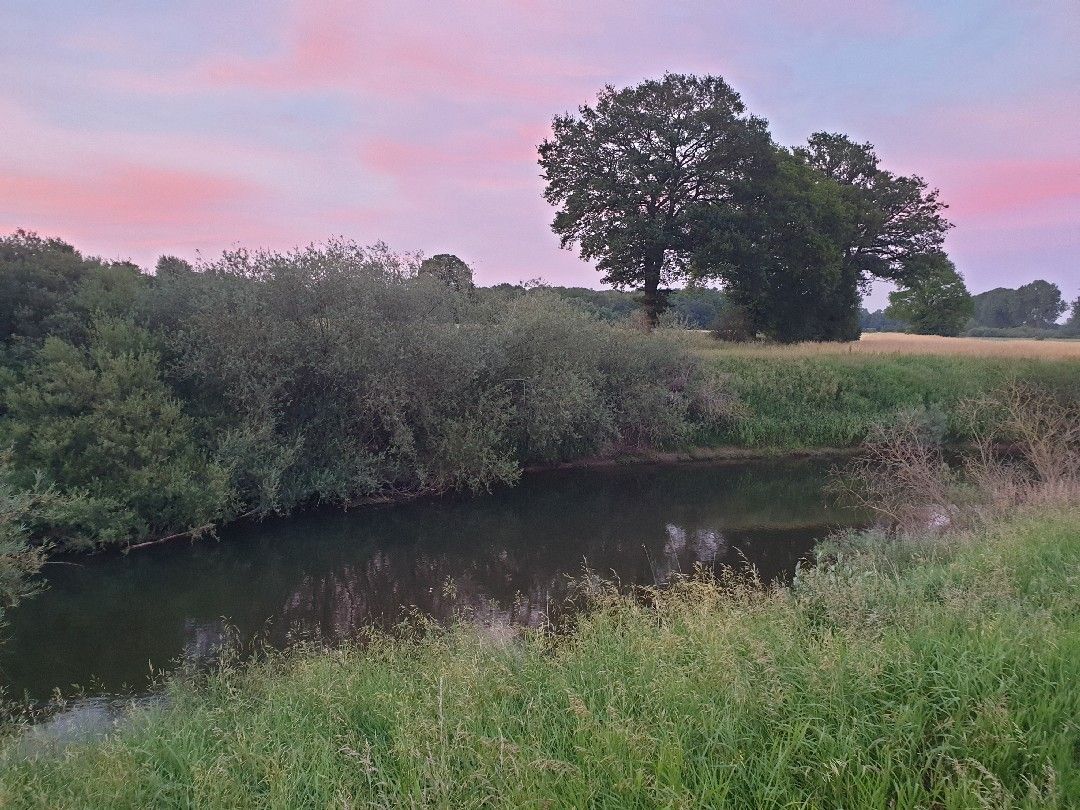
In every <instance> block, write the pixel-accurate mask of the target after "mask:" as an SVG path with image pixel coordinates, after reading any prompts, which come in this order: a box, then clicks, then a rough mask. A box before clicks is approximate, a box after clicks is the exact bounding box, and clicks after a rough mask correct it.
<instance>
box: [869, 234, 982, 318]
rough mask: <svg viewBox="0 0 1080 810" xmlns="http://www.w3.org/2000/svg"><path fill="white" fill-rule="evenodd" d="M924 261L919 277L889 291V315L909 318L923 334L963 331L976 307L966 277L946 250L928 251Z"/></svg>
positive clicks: (887, 315)
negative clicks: (942, 251) (957, 270)
mask: <svg viewBox="0 0 1080 810" xmlns="http://www.w3.org/2000/svg"><path fill="white" fill-rule="evenodd" d="M920 262H921V263H922V267H920V268H919V269H918V270H917V271H916V273H915V280H914V281H912V282H911V283H910V284H909V285H908V286H907V287H905V288H902V289H899V290H897V291H895V292H893V293H890V294H889V307H888V309H886V310H885V315H886V317H888V318H893V319H895V320H898V321H906V322H908V323H909V324H911V331H913V332H915V333H916V334H920V335H943V336H955V335H958V334H960V330H961V329H963V328H964V324H966V323H967V321H968V319H969V318H970V317H971V314H972V312H973V311H974V304H973V303H972V300H971V295H970V294H969V293H968V291H967V287H966V286H964V279H963V278H962V277H961V276H960V274H959V273H957V272H956V267H954V266H953V263H952V262H951V261H949V259H948V258H947V257H946V256H945V255H944V254H936V255H927V256H925V257H923V258H922V259H920Z"/></svg>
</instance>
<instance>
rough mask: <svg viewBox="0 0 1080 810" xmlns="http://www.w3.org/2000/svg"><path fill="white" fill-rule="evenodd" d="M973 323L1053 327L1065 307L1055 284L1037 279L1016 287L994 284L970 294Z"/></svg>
mask: <svg viewBox="0 0 1080 810" xmlns="http://www.w3.org/2000/svg"><path fill="white" fill-rule="evenodd" d="M973 300H974V302H975V311H974V313H973V318H974V320H975V323H976V325H978V326H983V327H989V328H992V329H1010V328H1015V327H1021V326H1026V327H1029V328H1032V329H1050V328H1053V327H1054V326H1055V325H1056V323H1057V319H1058V318H1059V317H1061V314H1062V313H1063V312H1065V310H1066V309H1067V308H1068V307H1067V305H1066V304H1065V302H1064V301H1063V300H1062V298H1061V290H1060V289H1059V288H1058V286H1057V285H1056V284H1051V283H1050V282H1049V281H1043V280H1042V279H1037V280H1035V281H1032V282H1031V283H1029V284H1024V285H1023V286H1021V287H1018V288H1017V289H1015V290H1013V289H1009V288H1007V287H996V288H994V289H992V290H987V291H986V292H984V293H979V294H978V295H976V296H974V297H973Z"/></svg>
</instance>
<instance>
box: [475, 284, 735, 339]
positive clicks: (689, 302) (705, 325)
mask: <svg viewBox="0 0 1080 810" xmlns="http://www.w3.org/2000/svg"><path fill="white" fill-rule="evenodd" d="M528 289H535V287H526V286H522V285H520V284H497V285H495V286H494V287H488V288H480V292H481V293H493V294H504V295H517V294H523V293H525V292H526V291H527V290H528ZM546 289H549V290H551V292H553V293H555V294H556V295H558V296H560V297H561V298H565V299H567V300H568V301H572V302H574V303H575V304H578V305H580V306H581V307H582V308H583V309H584V310H585V311H586V312H588V313H589V314H591V315H594V316H596V317H597V318H599V319H600V320H602V321H625V320H628V319H631V318H633V317H635V315H640V313H641V296H640V294H638V293H630V292H623V291H621V290H592V289H589V288H588V287H554V286H549V287H546ZM667 304H668V308H667V310H666V311H665V313H664V315H663V316H662V320H663V322H664V323H666V324H668V325H671V326H677V327H682V328H685V329H713V328H714V327H715V326H716V323H717V319H718V318H719V317H720V314H721V313H722V312H724V311H725V309H727V308H729V306H730V305H729V304H728V302H727V298H726V297H725V296H724V293H723V292H721V291H720V290H714V289H711V288H709V287H687V288H685V289H681V290H672V291H671V293H670V294H669V295H668V299H667Z"/></svg>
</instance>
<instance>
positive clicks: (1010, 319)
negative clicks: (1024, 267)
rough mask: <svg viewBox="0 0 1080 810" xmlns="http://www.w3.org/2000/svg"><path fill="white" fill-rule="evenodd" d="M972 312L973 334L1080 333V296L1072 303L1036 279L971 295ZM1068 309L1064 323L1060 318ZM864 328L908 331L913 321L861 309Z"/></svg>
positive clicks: (970, 328) (970, 330) (969, 329)
mask: <svg viewBox="0 0 1080 810" xmlns="http://www.w3.org/2000/svg"><path fill="white" fill-rule="evenodd" d="M971 301H972V313H971V317H970V318H969V319H968V322H967V324H966V325H965V327H964V331H963V334H964V335H967V336H969V337H1028V338H1052V337H1080V296H1078V297H1077V298H1076V299H1075V300H1074V301H1073V302H1072V303H1071V304H1069V303H1067V302H1066V301H1065V299H1064V297H1063V296H1062V294H1061V288H1060V287H1058V286H1057V285H1056V284H1053V283H1051V282H1049V281H1044V280H1042V279H1036V280H1035V281H1032V282H1030V283H1029V284H1024V285H1023V286H1021V287H1018V288H1016V289H1012V288H1009V287H995V288H994V289H992V290H987V291H986V292H982V293H979V294H977V295H973V296H971ZM1066 312H1069V313H1070V315H1069V317H1068V318H1067V319H1066V320H1065V322H1064V323H1058V320H1059V319H1060V318H1061V316H1062V315H1064V314H1065V313H1066ZM860 322H861V324H862V328H863V329H866V330H870V331H877V332H904V331H908V330H909V329H910V324H908V323H907V322H906V321H903V320H901V319H898V318H895V317H890V310H889V309H884V310H876V311H874V312H870V311H868V310H866V309H862V310H861V311H860Z"/></svg>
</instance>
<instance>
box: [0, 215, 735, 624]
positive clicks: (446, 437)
mask: <svg viewBox="0 0 1080 810" xmlns="http://www.w3.org/2000/svg"><path fill="white" fill-rule="evenodd" d="M718 384H719V383H718V381H717V379H714V378H713V377H712V376H710V375H709V373H708V372H707V371H706V370H705V369H704V368H702V367H700V366H699V364H698V362H697V360H696V359H695V358H694V357H692V356H690V355H688V354H686V353H684V352H681V351H679V350H678V349H676V348H675V347H674V346H673V345H668V344H667V343H666V342H664V341H657V340H651V339H648V338H647V337H646V336H645V335H643V334H642V333H641V332H640V331H636V330H633V329H630V328H626V327H622V326H617V325H609V324H605V323H603V322H601V321H600V320H599V319H597V318H595V317H592V316H590V315H589V314H588V313H587V312H586V311H585V309H584V308H583V307H582V306H580V305H578V304H575V303H573V302H571V301H568V300H566V299H564V298H562V297H560V296H559V295H557V294H555V293H553V292H551V291H548V290H543V289H540V290H532V291H530V292H529V293H528V294H520V295H517V294H516V295H509V296H507V295H499V294H496V293H494V292H492V291H486V292H480V291H477V290H476V289H475V287H474V285H473V282H472V278H471V271H469V268H468V267H467V266H466V265H465V264H464V263H463V262H461V261H460V260H458V259H456V258H454V257H452V256H448V255H443V256H435V257H432V258H431V259H427V260H425V261H423V262H419V261H417V260H416V259H415V258H413V257H408V256H400V255H396V254H394V253H392V252H390V251H389V250H388V249H387V248H386V247H385V246H382V245H376V246H374V247H370V248H364V247H360V246H358V245H355V244H353V243H350V242H345V241H333V242H330V243H328V244H326V245H324V246H319V247H310V248H307V249H303V250H298V251H295V252H291V253H284V254H282V253H272V252H248V251H245V250H237V251H232V252H228V253H225V254H224V255H223V256H222V257H221V258H220V259H218V260H216V261H213V262H210V263H206V264H202V265H200V266H198V267H192V266H191V265H189V264H188V263H187V262H184V261H182V260H180V259H176V258H172V257H163V258H162V259H161V260H160V261H159V262H158V265H157V269H156V272H155V273H153V274H150V273H145V272H142V271H141V270H140V269H139V268H138V267H135V266H134V265H131V264H127V263H109V262H103V261H100V260H98V259H95V258H90V257H84V256H82V255H81V254H80V253H79V252H78V251H76V250H75V249H74V248H73V247H72V246H70V245H68V244H65V243H63V242H61V241H59V240H56V239H44V238H41V237H38V236H36V235H34V234H31V233H25V232H21V231H20V232H17V233H15V234H13V235H11V236H8V237H5V238H0V611H2V608H3V599H4V597H6V598H8V599H11V598H14V596H17V595H18V588H17V587H16V585H15V584H16V583H19V582H22V581H23V578H22V573H23V572H24V571H25V570H29V569H32V568H33V567H34V566H35V565H36V564H37V563H38V562H40V554H41V549H42V548H43V547H45V546H48V545H55V546H58V547H62V548H69V549H72V548H93V547H99V546H103V545H110V544H120V545H126V544H130V543H132V542H136V541H139V540H143V539H148V538H160V537H163V536H169V535H172V534H175V533H185V532H189V531H192V530H195V531H198V530H200V529H205V528H208V527H210V526H212V525H213V524H215V523H218V522H221V521H224V520H229V519H231V518H233V517H236V516H237V515H241V514H246V513H255V514H266V513H271V512H278V513H284V512H288V511H290V510H293V509H296V508H298V507H301V506H304V505H307V504H314V503H336V504H350V503H356V502H358V501H363V500H365V499H370V498H388V497H390V498H392V497H400V496H407V495H414V494H417V493H423V492H437V491H442V490H450V489H464V490H484V489H487V488H489V487H492V486H494V485H497V484H500V483H503V482H510V481H513V480H514V479H515V478H516V477H517V475H518V474H519V472H520V470H521V467H522V465H523V464H526V463H530V462H531V463H536V462H544V461H555V460H560V459H566V458H572V457H578V456H581V455H588V454H591V453H599V452H602V451H605V450H608V449H611V448H613V447H627V448H631V447H647V446H663V445H667V444H672V443H681V442H686V441H688V440H689V439H690V437H691V436H692V435H693V433H694V431H696V430H699V429H706V428H710V427H715V426H716V425H717V424H719V422H718V421H717V420H722V419H723V418H724V412H723V408H724V407H726V406H725V403H727V402H729V399H728V398H726V397H724V396H722V391H720V390H719V389H718V388H717V387H716V386H717V385H718Z"/></svg>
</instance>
